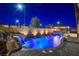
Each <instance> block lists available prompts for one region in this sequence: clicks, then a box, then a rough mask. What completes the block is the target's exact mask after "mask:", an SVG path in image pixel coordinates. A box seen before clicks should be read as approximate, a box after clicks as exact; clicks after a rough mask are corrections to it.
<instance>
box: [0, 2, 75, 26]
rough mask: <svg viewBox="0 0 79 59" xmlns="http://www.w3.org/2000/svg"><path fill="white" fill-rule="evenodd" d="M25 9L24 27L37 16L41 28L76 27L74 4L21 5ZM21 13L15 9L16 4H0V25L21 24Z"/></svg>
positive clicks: (22, 15)
mask: <svg viewBox="0 0 79 59" xmlns="http://www.w3.org/2000/svg"><path fill="white" fill-rule="evenodd" d="M23 5H24V6H25V7H26V9H25V10H26V11H25V14H26V25H29V24H30V20H31V18H32V17H35V16H37V17H38V18H39V21H40V23H42V24H43V26H45V25H47V24H53V25H56V22H57V21H60V23H61V24H60V25H68V26H70V27H76V19H75V10H74V4H53V3H52V4H41V3H39V4H23ZM23 17H24V14H23V11H19V10H17V9H16V4H13V3H12V4H10V3H9V4H8V3H7V4H0V24H15V20H16V19H19V20H20V23H21V24H23V19H24V18H23Z"/></svg>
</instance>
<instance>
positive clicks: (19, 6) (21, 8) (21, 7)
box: [16, 4, 24, 10]
mask: <svg viewBox="0 0 79 59" xmlns="http://www.w3.org/2000/svg"><path fill="white" fill-rule="evenodd" d="M16 7H17V9H18V10H23V7H24V6H23V4H17V6H16Z"/></svg>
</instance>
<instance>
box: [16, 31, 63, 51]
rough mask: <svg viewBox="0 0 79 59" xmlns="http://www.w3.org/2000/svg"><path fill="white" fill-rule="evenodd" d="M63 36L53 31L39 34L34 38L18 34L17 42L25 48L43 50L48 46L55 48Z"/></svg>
mask: <svg viewBox="0 0 79 59" xmlns="http://www.w3.org/2000/svg"><path fill="white" fill-rule="evenodd" d="M62 38H63V36H62V35H61V34H60V33H59V32H55V33H53V34H51V35H48V36H40V37H34V38H24V37H21V36H18V37H17V39H18V41H19V43H20V44H21V45H22V46H23V47H26V48H31V49H35V50H43V49H48V48H55V47H57V46H59V45H60V44H61V40H62Z"/></svg>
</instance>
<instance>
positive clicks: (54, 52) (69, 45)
mask: <svg viewBox="0 0 79 59" xmlns="http://www.w3.org/2000/svg"><path fill="white" fill-rule="evenodd" d="M68 39H69V40H70V41H64V42H63V43H64V44H63V46H61V47H59V48H56V49H52V48H51V49H47V50H43V51H36V50H32V49H27V48H22V49H21V50H20V51H18V52H15V53H12V54H11V56H79V42H76V41H77V40H78V39H76V38H68Z"/></svg>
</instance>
